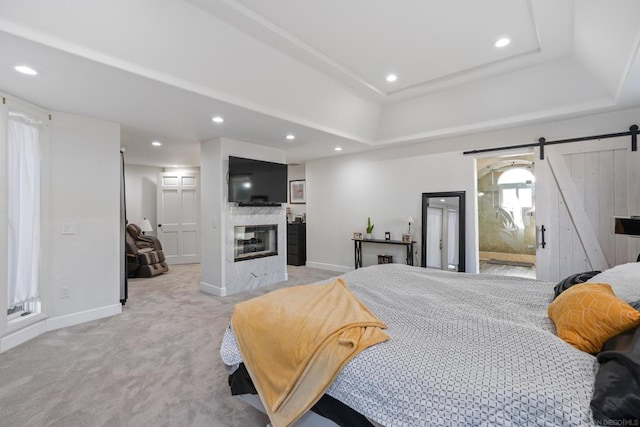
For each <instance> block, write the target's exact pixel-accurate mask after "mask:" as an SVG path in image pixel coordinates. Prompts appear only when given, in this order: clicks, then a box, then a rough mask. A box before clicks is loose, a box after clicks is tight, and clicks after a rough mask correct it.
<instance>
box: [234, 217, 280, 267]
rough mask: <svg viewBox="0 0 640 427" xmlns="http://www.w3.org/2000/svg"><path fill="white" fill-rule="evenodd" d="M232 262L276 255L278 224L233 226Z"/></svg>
mask: <svg viewBox="0 0 640 427" xmlns="http://www.w3.org/2000/svg"><path fill="white" fill-rule="evenodd" d="M234 241H235V245H234V247H235V249H234V254H233V255H234V257H233V260H234V262H238V261H246V260H249V259H254V258H264V257H268V256H274V255H278V225H277V224H270V225H239V226H235V227H234Z"/></svg>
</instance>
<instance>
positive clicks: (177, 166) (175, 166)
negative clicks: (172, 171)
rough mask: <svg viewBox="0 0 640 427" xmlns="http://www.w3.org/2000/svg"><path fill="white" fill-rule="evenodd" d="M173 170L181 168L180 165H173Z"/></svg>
mask: <svg viewBox="0 0 640 427" xmlns="http://www.w3.org/2000/svg"><path fill="white" fill-rule="evenodd" d="M171 167H172V168H179V167H180V165H171Z"/></svg>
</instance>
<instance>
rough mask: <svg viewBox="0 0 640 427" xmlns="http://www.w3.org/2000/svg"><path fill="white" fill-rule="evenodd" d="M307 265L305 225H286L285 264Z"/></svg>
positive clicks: (295, 223)
mask: <svg viewBox="0 0 640 427" xmlns="http://www.w3.org/2000/svg"><path fill="white" fill-rule="evenodd" d="M306 263H307V231H306V224H305V223H303V222H294V223H291V224H287V264H288V265H297V266H300V265H305V264H306Z"/></svg>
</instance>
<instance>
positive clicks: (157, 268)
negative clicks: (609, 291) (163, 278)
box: [125, 224, 169, 277]
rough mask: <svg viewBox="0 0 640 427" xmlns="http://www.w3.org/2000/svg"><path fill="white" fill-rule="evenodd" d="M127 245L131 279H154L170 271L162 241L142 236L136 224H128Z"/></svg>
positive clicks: (128, 268)
mask: <svg viewBox="0 0 640 427" xmlns="http://www.w3.org/2000/svg"><path fill="white" fill-rule="evenodd" d="M125 245H126V249H127V260H128V262H127V274H128V276H129V277H153V276H157V275H158V274H162V273H165V272H167V271H169V265H167V262H166V260H165V257H164V252H163V251H162V244H161V243H160V240H158V239H157V238H156V237H154V236H146V235H144V234H142V230H141V229H140V227H138V226H137V225H136V224H127V233H126V242H125Z"/></svg>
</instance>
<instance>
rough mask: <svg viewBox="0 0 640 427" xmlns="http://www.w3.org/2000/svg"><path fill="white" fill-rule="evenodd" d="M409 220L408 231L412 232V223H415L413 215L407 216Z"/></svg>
mask: <svg viewBox="0 0 640 427" xmlns="http://www.w3.org/2000/svg"><path fill="white" fill-rule="evenodd" d="M407 222H408V223H409V231H408V233H409V234H411V224H413V223H414V220H413V217H412V216H408V217H407Z"/></svg>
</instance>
